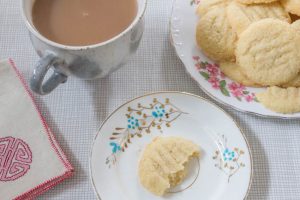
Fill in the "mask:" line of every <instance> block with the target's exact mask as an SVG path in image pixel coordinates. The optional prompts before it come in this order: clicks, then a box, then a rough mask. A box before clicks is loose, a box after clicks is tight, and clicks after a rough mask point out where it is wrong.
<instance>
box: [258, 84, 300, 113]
mask: <svg viewBox="0 0 300 200" xmlns="http://www.w3.org/2000/svg"><path fill="white" fill-rule="evenodd" d="M256 97H257V99H258V101H260V102H261V103H262V104H263V105H264V106H265V107H266V108H268V109H270V110H272V111H275V112H278V113H284V114H287V113H296V112H300V88H295V87H289V88H286V89H284V88H280V87H276V86H273V87H269V88H268V89H267V90H266V91H264V92H262V93H258V94H256Z"/></svg>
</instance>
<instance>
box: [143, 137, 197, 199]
mask: <svg viewBox="0 0 300 200" xmlns="http://www.w3.org/2000/svg"><path fill="white" fill-rule="evenodd" d="M199 155H200V149H199V146H198V145H196V144H194V143H193V142H191V141H189V140H186V139H183V138H180V137H157V138H155V139H154V140H153V141H152V142H151V143H150V144H148V145H147V146H146V148H145V150H144V152H143V155H142V158H141V160H140V162H139V169H138V174H139V179H140V182H141V184H142V185H143V186H144V187H145V188H146V189H147V190H149V191H150V192H152V193H153V194H155V195H158V196H162V195H164V194H165V193H166V191H167V190H168V189H169V188H171V187H174V186H176V185H178V184H179V183H181V181H182V180H183V179H184V178H185V176H186V173H187V171H186V169H185V166H186V164H187V163H188V162H189V161H190V160H191V159H192V158H194V157H199Z"/></svg>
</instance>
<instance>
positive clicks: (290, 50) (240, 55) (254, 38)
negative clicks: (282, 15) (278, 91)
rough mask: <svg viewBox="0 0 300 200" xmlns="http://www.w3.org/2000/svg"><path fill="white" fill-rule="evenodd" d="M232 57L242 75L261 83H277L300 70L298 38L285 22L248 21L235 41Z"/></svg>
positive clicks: (279, 83) (282, 82)
mask: <svg viewBox="0 0 300 200" xmlns="http://www.w3.org/2000/svg"><path fill="white" fill-rule="evenodd" d="M236 57H237V61H238V64H239V65H240V66H241V69H242V70H243V72H244V74H245V75H246V76H248V77H249V78H250V79H251V80H253V81H255V82H256V83H258V84H261V85H271V86H274V85H281V84H284V83H287V82H288V81H291V80H292V79H294V78H295V77H296V76H297V74H298V73H299V71H300V37H299V34H298V33H297V31H296V30H295V29H294V28H292V27H291V25H290V24H289V23H287V22H283V21H281V20H277V19H263V20H260V21H258V22H255V23H252V24H251V25H250V26H249V27H248V28H247V29H246V30H245V31H244V32H243V33H242V34H241V35H240V38H239V41H238V42H237V48H236Z"/></svg>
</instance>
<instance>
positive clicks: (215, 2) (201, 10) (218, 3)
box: [196, 0, 231, 16]
mask: <svg viewBox="0 0 300 200" xmlns="http://www.w3.org/2000/svg"><path fill="white" fill-rule="evenodd" d="M230 1H231V0H201V2H200V4H199V6H198V7H197V11H196V13H197V14H198V15H199V16H203V15H205V14H206V13H207V12H208V11H210V10H212V9H214V8H218V7H222V8H225V7H226V5H227V3H228V2H230Z"/></svg>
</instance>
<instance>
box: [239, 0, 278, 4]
mask: <svg viewBox="0 0 300 200" xmlns="http://www.w3.org/2000/svg"><path fill="white" fill-rule="evenodd" d="M236 1H238V2H240V3H243V4H255V3H271V2H275V1H277V0H236Z"/></svg>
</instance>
